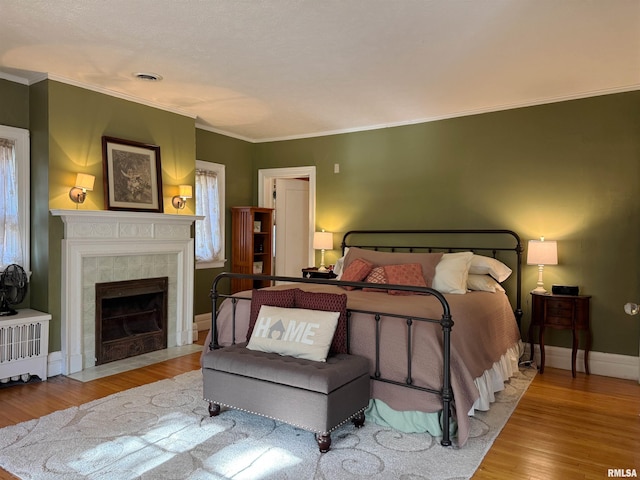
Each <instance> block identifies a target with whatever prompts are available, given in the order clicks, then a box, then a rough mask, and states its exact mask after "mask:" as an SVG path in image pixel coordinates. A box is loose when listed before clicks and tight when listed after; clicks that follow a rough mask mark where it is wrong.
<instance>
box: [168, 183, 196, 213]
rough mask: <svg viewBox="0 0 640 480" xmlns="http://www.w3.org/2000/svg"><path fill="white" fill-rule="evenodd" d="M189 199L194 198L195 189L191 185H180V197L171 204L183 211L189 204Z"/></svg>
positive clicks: (173, 199)
mask: <svg viewBox="0 0 640 480" xmlns="http://www.w3.org/2000/svg"><path fill="white" fill-rule="evenodd" d="M187 198H193V187H192V186H191V185H178V195H176V196H175V197H173V198H172V199H171V204H172V205H173V206H174V207H175V208H176V209H177V210H182V209H183V208H184V206H185V205H186V204H187Z"/></svg>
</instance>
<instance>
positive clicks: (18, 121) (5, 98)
mask: <svg viewBox="0 0 640 480" xmlns="http://www.w3.org/2000/svg"><path fill="white" fill-rule="evenodd" d="M0 100H1V102H0V125H7V126H9V127H16V128H27V129H28V128H29V87H27V86H26V85H22V84H20V83H15V82H10V81H8V80H4V79H2V78H0Z"/></svg>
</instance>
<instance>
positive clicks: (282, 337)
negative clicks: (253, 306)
mask: <svg viewBox="0 0 640 480" xmlns="http://www.w3.org/2000/svg"><path fill="white" fill-rule="evenodd" d="M339 316H340V312H323V311H320V310H308V309H306V308H282V307H271V306H269V305H262V306H261V307H260V312H259V313H258V318H257V319H256V324H255V327H253V333H252V334H251V338H250V339H249V344H248V345H247V348H248V349H249V350H257V351H260V352H271V353H279V354H280V355H290V356H292V357H298V358H306V359H308V360H315V361H317V362H325V361H326V360H327V355H328V353H329V347H330V346H331V341H332V340H333V334H334V333H335V331H336V326H337V325H338V317H339Z"/></svg>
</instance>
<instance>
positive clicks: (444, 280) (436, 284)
mask: <svg viewBox="0 0 640 480" xmlns="http://www.w3.org/2000/svg"><path fill="white" fill-rule="evenodd" d="M471 257H473V253H472V252H456V253H445V254H444V255H443V256H442V259H441V260H440V263H438V265H437V266H436V276H435V277H433V288H435V289H436V290H438V291H439V292H440V293H467V277H468V276H469V265H470V263H471Z"/></svg>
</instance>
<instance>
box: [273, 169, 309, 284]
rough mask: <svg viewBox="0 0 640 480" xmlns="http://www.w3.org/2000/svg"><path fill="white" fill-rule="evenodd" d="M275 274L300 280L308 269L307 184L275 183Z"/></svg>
mask: <svg viewBox="0 0 640 480" xmlns="http://www.w3.org/2000/svg"><path fill="white" fill-rule="evenodd" d="M275 198H276V201H275V208H276V211H275V229H276V235H275V238H276V248H275V257H276V258H275V274H276V275H282V276H287V277H300V276H301V275H302V269H303V268H306V267H309V266H310V265H307V264H308V263H309V181H308V180H300V179H289V178H276V180H275Z"/></svg>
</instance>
